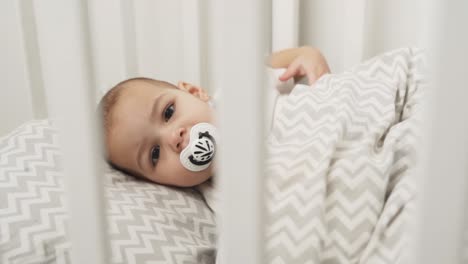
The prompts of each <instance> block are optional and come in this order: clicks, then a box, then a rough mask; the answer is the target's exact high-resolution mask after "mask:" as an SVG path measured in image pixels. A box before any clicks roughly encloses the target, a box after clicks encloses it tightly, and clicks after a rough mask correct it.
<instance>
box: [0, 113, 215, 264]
mask: <svg viewBox="0 0 468 264" xmlns="http://www.w3.org/2000/svg"><path fill="white" fill-rule="evenodd" d="M52 127H53V126H52V124H51V123H50V122H49V121H47V120H39V121H31V122H28V123H26V124H24V125H23V126H21V127H19V128H17V129H16V130H15V131H13V132H11V133H10V134H8V135H7V136H5V137H3V138H0V263H3V264H10V263H21V264H24V263H28V264H29V263H71V260H70V251H71V250H72V245H71V244H70V242H69V238H68V237H67V223H68V221H69V220H70V219H69V217H68V211H67V207H66V196H65V195H66V193H65V192H64V189H65V184H66V183H65V181H64V177H63V174H62V172H61V171H62V170H61V165H60V159H61V155H60V151H59V147H58V144H57V133H56V131H55V130H54V129H53V128H52ZM105 177H106V179H107V181H106V184H105V190H106V192H105V193H106V196H107V204H108V208H107V216H108V226H107V229H108V233H109V238H110V239H109V241H110V242H109V243H110V247H111V252H112V259H111V260H112V263H214V261H215V255H216V251H215V241H216V233H215V231H216V230H215V218H214V215H213V213H212V212H211V211H210V210H209V208H208V207H207V205H206V204H205V202H204V201H203V199H202V197H201V195H200V194H199V193H197V192H195V191H193V190H188V189H187V190H182V189H176V188H170V187H165V186H160V185H156V184H153V183H149V182H144V181H139V180H136V179H134V178H132V177H129V176H126V175H124V174H122V173H120V172H117V171H115V170H113V169H111V168H109V167H108V169H107V170H106V171H105ZM83 232H86V230H85V229H83Z"/></svg>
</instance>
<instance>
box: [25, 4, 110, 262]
mask: <svg viewBox="0 0 468 264" xmlns="http://www.w3.org/2000/svg"><path fill="white" fill-rule="evenodd" d="M85 3H86V2H83V1H79V0H73V1H61V0H50V1H35V2H34V12H35V15H36V19H37V32H38V43H39V52H40V58H41V66H42V69H43V74H44V75H43V76H44V85H45V87H46V89H47V91H46V92H47V99H48V102H49V105H50V106H51V112H50V113H51V118H53V119H56V120H57V121H58V126H59V129H60V130H59V131H60V137H59V141H60V144H61V146H62V152H63V154H64V155H63V165H64V173H65V180H66V181H65V183H66V190H67V192H66V194H67V198H68V205H69V212H70V216H71V217H70V223H69V231H70V232H69V234H70V240H71V242H72V248H73V249H72V260H73V263H96V264H101V263H109V261H108V259H107V256H108V247H107V246H106V244H105V241H106V239H105V232H104V212H105V211H104V206H103V198H102V196H103V193H102V192H103V191H102V190H103V188H102V180H103V177H102V173H100V170H99V166H98V164H101V163H100V160H101V157H100V149H99V146H100V144H99V143H100V141H98V140H97V139H98V137H97V135H98V134H97V133H96V131H97V126H96V122H94V118H93V117H94V114H93V113H94V109H95V105H94V103H93V100H92V99H93V98H94V89H93V83H94V82H93V81H92V64H91V59H90V48H89V31H88V27H87V7H86V5H85Z"/></svg>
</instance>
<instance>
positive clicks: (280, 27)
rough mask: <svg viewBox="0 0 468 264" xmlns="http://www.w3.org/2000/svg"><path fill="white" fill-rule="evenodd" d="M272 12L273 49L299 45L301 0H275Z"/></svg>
mask: <svg viewBox="0 0 468 264" xmlns="http://www.w3.org/2000/svg"><path fill="white" fill-rule="evenodd" d="M272 13H273V14H272V21H271V23H272V26H271V27H272V43H271V49H272V51H278V50H281V49H287V48H295V47H297V46H298V43H299V36H298V32H299V0H273V4H272Z"/></svg>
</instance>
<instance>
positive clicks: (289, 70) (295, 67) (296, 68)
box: [279, 61, 301, 82]
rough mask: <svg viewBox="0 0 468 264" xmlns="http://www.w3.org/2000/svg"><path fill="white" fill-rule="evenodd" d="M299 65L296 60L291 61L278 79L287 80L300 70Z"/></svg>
mask: <svg viewBox="0 0 468 264" xmlns="http://www.w3.org/2000/svg"><path fill="white" fill-rule="evenodd" d="M300 67H301V65H300V63H299V62H298V61H294V62H293V63H291V64H290V65H289V67H288V68H287V69H286V71H285V72H284V73H283V74H282V75H281V76H280V77H279V79H280V81H283V82H284V81H287V80H289V79H290V78H291V77H294V76H296V74H297V73H298V72H299V70H300Z"/></svg>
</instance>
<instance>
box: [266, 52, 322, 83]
mask: <svg viewBox="0 0 468 264" xmlns="http://www.w3.org/2000/svg"><path fill="white" fill-rule="evenodd" d="M268 64H269V65H270V67H272V68H287V69H286V71H285V72H284V73H283V74H282V75H281V76H280V77H279V79H280V80H281V81H287V80H289V79H290V78H292V77H295V78H297V77H302V76H304V75H306V76H307V78H308V79H309V84H310V85H312V84H313V83H314V82H315V81H316V80H317V79H319V78H320V77H321V76H322V75H324V74H326V73H330V68H329V67H328V64H327V61H326V60H325V57H324V56H323V55H322V53H321V52H320V51H319V50H318V49H316V48H313V47H309V46H303V47H300V48H292V49H285V50H281V51H278V52H275V53H273V54H272V55H271V56H270V58H269V62H268Z"/></svg>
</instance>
